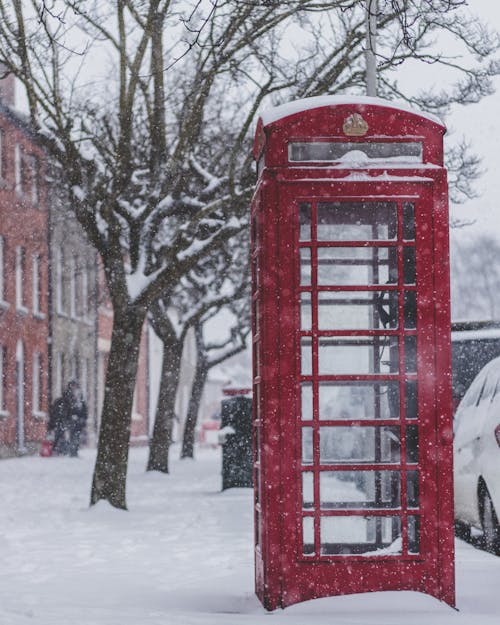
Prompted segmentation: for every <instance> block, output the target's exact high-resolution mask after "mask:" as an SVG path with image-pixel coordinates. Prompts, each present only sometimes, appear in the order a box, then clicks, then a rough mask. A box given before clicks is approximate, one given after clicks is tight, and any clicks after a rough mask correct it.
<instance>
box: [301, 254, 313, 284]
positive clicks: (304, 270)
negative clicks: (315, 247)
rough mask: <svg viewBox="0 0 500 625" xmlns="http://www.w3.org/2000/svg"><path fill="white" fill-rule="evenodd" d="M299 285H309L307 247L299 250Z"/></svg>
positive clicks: (309, 263)
mask: <svg viewBox="0 0 500 625" xmlns="http://www.w3.org/2000/svg"><path fill="white" fill-rule="evenodd" d="M300 284H301V285H303V286H310V285H311V249H310V248H309V247H301V248H300Z"/></svg>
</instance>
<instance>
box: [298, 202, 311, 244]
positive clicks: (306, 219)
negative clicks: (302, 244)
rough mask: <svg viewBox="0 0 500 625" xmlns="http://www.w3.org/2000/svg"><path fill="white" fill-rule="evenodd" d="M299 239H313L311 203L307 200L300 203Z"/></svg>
mask: <svg viewBox="0 0 500 625" xmlns="http://www.w3.org/2000/svg"><path fill="white" fill-rule="evenodd" d="M299 224H300V228H299V240H300V241H310V240H311V205H310V204H309V203H306V202H302V203H301V204H300V205H299Z"/></svg>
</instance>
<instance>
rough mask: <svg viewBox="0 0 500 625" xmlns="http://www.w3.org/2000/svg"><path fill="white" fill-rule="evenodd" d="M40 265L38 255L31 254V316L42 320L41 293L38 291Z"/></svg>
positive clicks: (40, 282) (39, 285)
mask: <svg viewBox="0 0 500 625" xmlns="http://www.w3.org/2000/svg"><path fill="white" fill-rule="evenodd" d="M41 268H42V263H41V257H40V254H33V289H32V291H33V293H32V299H33V314H34V315H35V316H36V317H40V318H42V319H43V318H44V317H45V315H44V314H43V313H42V309H41V303H42V292H41V290H40V287H41V284H42V281H41V279H40V278H41V276H40V272H41Z"/></svg>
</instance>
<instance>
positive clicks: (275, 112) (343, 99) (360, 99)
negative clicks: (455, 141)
mask: <svg viewBox="0 0 500 625" xmlns="http://www.w3.org/2000/svg"><path fill="white" fill-rule="evenodd" d="M346 104H347V105H349V104H359V105H363V106H383V107H384V108H392V109H396V110H398V111H403V112H405V113H412V114H413V115H418V116H419V117H425V118H426V119H428V120H429V121H431V122H434V123H435V124H438V125H439V126H442V127H443V128H446V127H445V125H444V124H443V122H442V121H441V120H440V119H439V117H437V116H436V115H432V114H431V113H426V112H425V111H421V110H420V109H416V108H412V107H410V106H409V105H408V104H406V103H405V102H396V101H393V100H385V99H383V98H374V97H370V96H347V95H340V96H339V95H322V96H315V97H313V98H303V99H302V100H294V101H292V102H287V103H285V104H280V105H279V106H273V107H271V108H268V109H265V110H264V111H262V113H261V119H262V122H263V124H264V126H268V125H269V124H273V123H274V122H276V121H278V120H281V119H283V118H285V117H289V116H290V115H295V114H296V113H303V112H304V111H310V110H312V109H316V108H321V107H324V106H340V105H346Z"/></svg>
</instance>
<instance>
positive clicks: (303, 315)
mask: <svg viewBox="0 0 500 625" xmlns="http://www.w3.org/2000/svg"><path fill="white" fill-rule="evenodd" d="M311 319H312V317H311V294H310V293H307V292H306V293H301V294H300V329H301V330H306V331H307V330H310V329H311Z"/></svg>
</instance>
